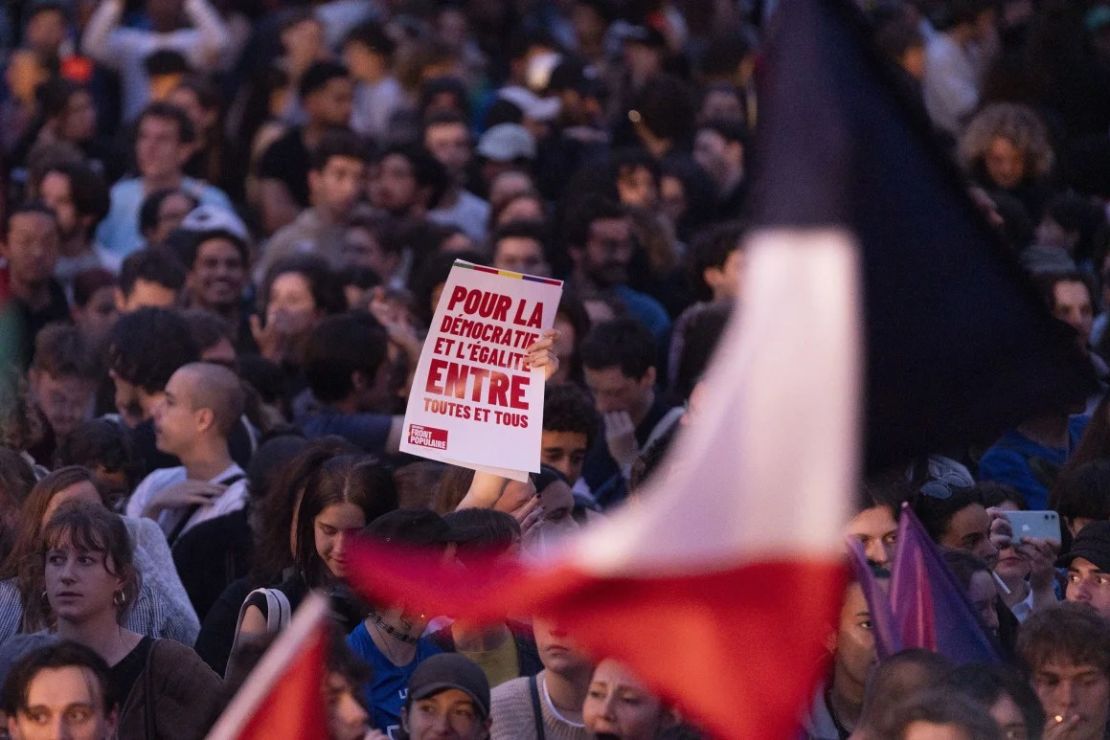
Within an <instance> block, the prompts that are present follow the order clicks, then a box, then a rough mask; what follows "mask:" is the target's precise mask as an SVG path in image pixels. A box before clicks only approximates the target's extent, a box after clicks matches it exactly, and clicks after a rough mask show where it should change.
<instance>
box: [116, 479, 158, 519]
mask: <svg viewBox="0 0 1110 740" xmlns="http://www.w3.org/2000/svg"><path fill="white" fill-rule="evenodd" d="M156 476H158V471H157V470H153V471H151V472H150V473H149V474H147V476H146V477H145V478H143V479H142V481H140V483H139V485H137V486H135V491H134V492H133V493H132V494H131V498H129V499H127V508H125V509H124V510H123V513H124V514H126V515H127V516H129V517H132V518H134V519H141V518H142V516H143V510H144V509H145V508H146V507H147V504H149V503H150V500H151V498H153V491H154V490H156V487H155V480H156Z"/></svg>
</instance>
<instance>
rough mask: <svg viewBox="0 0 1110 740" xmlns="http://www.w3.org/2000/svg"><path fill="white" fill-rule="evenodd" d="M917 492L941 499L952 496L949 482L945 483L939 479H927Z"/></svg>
mask: <svg viewBox="0 0 1110 740" xmlns="http://www.w3.org/2000/svg"><path fill="white" fill-rule="evenodd" d="M917 492H918V493H920V494H921V495H922V496H928V497H929V498H935V499H941V500H943V499H948V498H952V489H951V488H950V487H949V485H948V484H947V483H943V482H941V481H939V480H930V481H925V483H923V484H922V485H921V488H918V489H917Z"/></svg>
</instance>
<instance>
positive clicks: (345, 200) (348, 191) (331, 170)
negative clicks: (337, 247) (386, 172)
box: [308, 157, 366, 216]
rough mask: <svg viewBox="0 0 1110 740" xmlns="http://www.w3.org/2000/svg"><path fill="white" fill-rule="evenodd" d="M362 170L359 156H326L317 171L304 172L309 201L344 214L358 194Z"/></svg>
mask: <svg viewBox="0 0 1110 740" xmlns="http://www.w3.org/2000/svg"><path fill="white" fill-rule="evenodd" d="M365 174H366V165H364V164H363V163H362V161H361V160H359V159H353V158H351V157H330V158H329V159H328V161H327V162H326V163H325V164H324V168H323V169H321V170H320V171H319V172H317V171H315V170H312V171H310V172H309V173H308V186H309V188H310V189H311V191H312V201H313V203H314V204H315V205H316V206H318V207H321V208H324V209H325V210H327V211H329V212H330V213H332V214H334V215H336V216H341V215H344V214H346V213H347V212H348V211H350V210H351V208H352V207H354V205H355V203H356V202H357V201H358V199H359V198H360V197H361V196H362V185H363V182H364V179H363V178H364V176H365Z"/></svg>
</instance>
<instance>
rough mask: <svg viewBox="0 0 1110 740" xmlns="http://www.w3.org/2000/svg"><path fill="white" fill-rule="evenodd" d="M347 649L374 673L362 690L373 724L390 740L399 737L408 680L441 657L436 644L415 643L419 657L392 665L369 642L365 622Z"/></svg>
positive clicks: (350, 635) (348, 642)
mask: <svg viewBox="0 0 1110 740" xmlns="http://www.w3.org/2000/svg"><path fill="white" fill-rule="evenodd" d="M347 646H348V647H349V648H351V650H352V651H353V652H354V653H355V655H357V656H359V657H360V658H362V659H363V660H365V661H366V662H367V663H368V664H369V665H370V669H371V670H372V671H373V676H372V677H371V679H370V683H368V684H366V685H365V686H363V689H362V691H363V696H364V698H365V702H366V706H368V707H369V708H370V721H371V722H373V723H374V727H376V728H377V729H379V730H382V731H383V732H385V733H386V734H387V735H389V737H390V738H395V737H397V733H398V731H399V730H400V727H401V707H403V706H404V705H405V699H406V698H407V697H408V685H409V678H410V677H411V676H412V672H413V671H415V670H416V666H418V665H420V663H421V662H422V661H423V660H424V659H425V658H428V657H430V656H432V655H435V654H436V653H442V652H443V651H442V650H440V649H439V648H438V647H437V646H436V645H435V643H433V642H432V641H431V640H430V639H428V638H427V637H422V638H420V640H419V641H418V642H417V643H416V657H415V658H413V659H412V662H411V663H409V664H408V665H405V666H396V665H393V662H392V661H391V660H390V659H389V658H387V657H386V656H385V654H383V653H382V651H381V650H378V646H377V645H375V644H374V641H373V640H372V639H370V633H369V632H368V631H367V630H366V623H365V622H363V623H361V624H359V626H358V627H355V629H354V631H353V632H351V634H349V635H347Z"/></svg>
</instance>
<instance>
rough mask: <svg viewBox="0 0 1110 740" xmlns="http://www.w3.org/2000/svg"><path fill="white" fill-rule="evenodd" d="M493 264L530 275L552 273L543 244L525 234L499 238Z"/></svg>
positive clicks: (495, 247)
mask: <svg viewBox="0 0 1110 740" xmlns="http://www.w3.org/2000/svg"><path fill="white" fill-rule="evenodd" d="M493 266H494V267H496V268H497V269H499V270H510V271H512V272H523V273H527V274H529V275H550V274H551V268H550V266H549V265H548V264H547V260H545V259H544V256H543V245H542V244H540V243H539V242H538V241H536V240H535V239H529V238H528V237H524V236H508V237H505V238H503V239H499V240H498V241H497V244H496V245H494V249H493Z"/></svg>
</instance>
